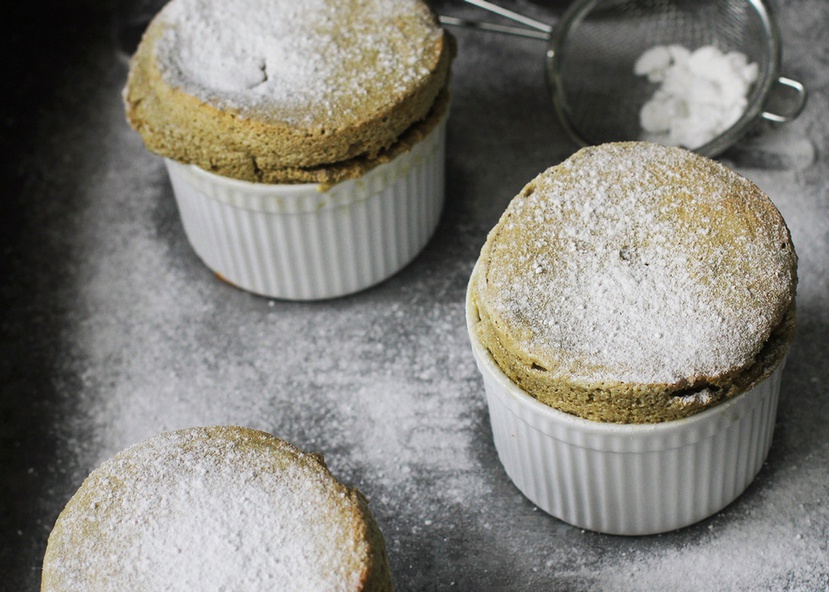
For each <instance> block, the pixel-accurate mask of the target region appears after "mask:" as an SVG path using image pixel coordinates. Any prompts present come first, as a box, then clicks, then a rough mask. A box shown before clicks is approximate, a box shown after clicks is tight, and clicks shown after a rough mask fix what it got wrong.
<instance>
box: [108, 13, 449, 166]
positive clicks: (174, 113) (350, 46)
mask: <svg viewBox="0 0 829 592" xmlns="http://www.w3.org/2000/svg"><path fill="white" fill-rule="evenodd" d="M451 54H452V48H451V43H449V42H448V39H447V38H445V35H444V32H443V30H442V29H441V27H440V26H439V24H438V22H437V20H436V17H435V15H434V14H433V13H432V12H431V11H430V10H429V8H428V7H427V6H426V4H425V3H423V2H421V1H419V0H303V1H302V2H296V1H294V0H221V1H220V0H172V1H171V2H170V3H169V4H167V5H166V6H165V7H164V8H163V9H162V10H161V12H160V13H159V14H158V15H156V17H155V18H154V19H153V21H152V23H151V24H150V26H149V27H148V29H147V31H146V32H145V34H144V37H143V39H142V41H141V43H140V45H139V47H138V50H137V51H136V54H135V56H134V57H133V59H132V62H131V68H130V76H129V80H128V82H127V86H126V88H125V91H124V97H125V102H126V107H127V117H128V119H129V121H130V123H131V124H132V126H133V127H134V128H135V129H136V130H138V131H139V133H140V134H141V135H142V137H143V139H144V141H145V143H146V144H147V147H148V148H149V149H150V150H152V151H154V152H157V153H158V154H161V155H162V156H166V157H168V158H172V159H174V160H178V161H180V162H187V163H193V164H196V165H198V166H200V167H201V168H204V169H205V170H210V171H214V172H217V173H219V174H222V175H226V176H230V177H235V178H242V179H247V180H251V181H266V182H278V181H279V180H280V179H281V177H284V176H285V174H286V173H285V172H280V169H287V170H288V171H289V172H290V171H293V170H294V169H296V168H298V167H299V168H310V167H319V166H323V165H329V164H333V163H340V162H342V161H347V160H349V159H353V158H359V157H362V158H373V157H375V156H376V155H377V154H379V153H380V152H381V151H383V150H385V149H388V148H389V147H390V146H392V144H393V143H394V142H395V141H396V140H397V139H398V137H399V136H400V135H401V134H402V133H403V132H404V131H406V130H407V129H409V128H410V127H411V126H412V125H414V124H416V123H417V122H419V121H421V120H423V119H424V118H426V117H427V115H428V114H429V112H430V111H431V110H432V108H433V106H434V105H435V100H436V98H437V97H438V96H439V94H440V92H441V91H442V90H443V89H444V87H445V86H446V82H447V79H448V70H449V62H450V61H451Z"/></svg>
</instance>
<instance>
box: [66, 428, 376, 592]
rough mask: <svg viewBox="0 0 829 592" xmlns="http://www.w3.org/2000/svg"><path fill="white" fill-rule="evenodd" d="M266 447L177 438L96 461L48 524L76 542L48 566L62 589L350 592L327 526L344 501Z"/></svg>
mask: <svg viewBox="0 0 829 592" xmlns="http://www.w3.org/2000/svg"><path fill="white" fill-rule="evenodd" d="M207 438H209V439H207ZM273 442H274V440H273V439H271V438H269V437H267V436H266V435H264V434H261V433H257V432H250V431H248V432H244V433H242V432H238V431H237V430H235V429H233V428H221V429H218V430H217V429H216V428H213V429H209V430H206V429H194V430H183V431H180V432H173V433H167V434H163V435H161V436H159V437H156V438H153V439H151V440H149V441H147V442H144V443H142V444H139V445H137V446H134V447H132V448H131V449H128V450H127V451H125V452H123V453H121V454H119V455H117V456H116V457H114V458H113V459H111V460H109V461H107V462H106V463H105V464H104V465H102V466H101V467H100V468H99V469H98V470H97V471H96V472H94V473H93V474H92V476H91V477H90V479H89V480H88V481H87V482H86V484H85V486H84V487H83V488H82V489H81V492H82V493H83V495H84V496H85V497H84V498H83V499H82V502H81V504H80V511H78V510H79V507H74V508H73V510H74V512H73V513H71V514H69V515H65V516H64V517H62V519H61V520H62V521H63V523H62V524H59V526H61V527H62V528H63V529H64V532H70V533H75V535H76V536H75V537H74V538H73V539H71V540H70V541H69V544H70V545H73V546H74V549H72V551H71V553H69V554H68V555H65V556H61V555H55V556H54V557H55V561H53V562H52V564H51V568H50V569H53V570H57V571H59V572H61V573H62V575H61V581H62V582H65V583H66V588H62V589H66V590H84V589H86V588H85V585H87V584H88V583H89V582H90V580H89V579H88V578H90V577H91V575H90V574H95V577H98V578H104V579H105V580H106V581H107V585H108V587H110V588H120V589H124V590H127V589H129V590H182V591H184V590H200V591H211V590H216V591H218V590H242V589H245V590H248V589H289V588H290V589H291V590H307V591H309V592H310V591H318V590H355V589H359V582H360V573H359V570H355V569H353V563H352V564H351V565H349V563H348V562H347V561H344V560H343V558H344V557H346V558H348V559H350V560H352V561H353V559H354V557H355V556H357V555H358V551H357V549H356V545H355V542H354V539H353V536H350V533H348V532H347V527H348V526H350V525H343V522H342V520H338V519H336V518H332V512H337V511H345V512H348V511H349V506H351V505H353V501H352V500H351V499H350V496H349V495H348V493H347V491H346V490H345V488H344V487H342V486H339V485H338V484H336V483H335V482H334V480H333V479H332V478H330V477H328V478H327V477H325V476H324V475H323V474H322V473H321V472H320V470H319V466H318V465H317V464H316V462H315V461H314V460H313V459H310V458H307V457H304V455H303V454H302V453H300V452H299V451H296V450H295V449H292V448H281V447H280V450H279V453H278V454H276V455H274V454H268V453H263V444H264V448H265V449H267V447H268V445H272V443H273ZM69 507H70V508H72V504H70V506H69ZM78 533H83V534H82V535H80V536H78ZM64 544H65V543H64ZM349 568H350V570H349Z"/></svg>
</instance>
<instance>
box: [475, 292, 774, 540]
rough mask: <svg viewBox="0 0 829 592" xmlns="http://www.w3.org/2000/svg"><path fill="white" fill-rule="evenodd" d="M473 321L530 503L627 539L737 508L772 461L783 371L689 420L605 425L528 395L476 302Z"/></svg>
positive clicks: (492, 402)
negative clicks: (491, 341) (489, 341)
mask: <svg viewBox="0 0 829 592" xmlns="http://www.w3.org/2000/svg"><path fill="white" fill-rule="evenodd" d="M466 317H467V328H468V330H469V335H470V340H471V342H472V351H473V353H474V356H475V361H476V363H477V365H478V368H479V370H480V372H481V375H482V376H483V382H484V388H485V390H486V396H487V403H488V407H489V416H490V422H491V424H492V434H493V437H494V440H495V447H496V449H497V451H498V456H499V458H500V459H501V463H502V464H503V465H504V468H505V469H506V472H507V475H509V477H510V479H512V481H513V483H514V484H515V485H516V486H517V487H518V489H519V490H521V492H522V493H523V494H524V495H525V496H526V497H527V498H529V499H530V501H532V502H533V503H534V504H536V505H537V506H538V507H539V508H541V509H542V510H545V511H546V512H548V513H549V514H552V515H553V516H555V517H557V518H560V519H561V520H564V521H565V522H568V523H570V524H573V525H575V526H578V527H581V528H585V529H588V530H595V531H598V532H604V533H610V534H619V535H645V534H656V533H661V532H667V531H670V530H674V529H677V528H681V527H683V526H688V525H690V524H693V523H695V522H698V521H700V520H702V519H704V518H707V517H709V516H711V515H713V514H715V513H716V512H718V511H719V510H721V509H722V508H724V507H725V506H727V505H728V504H729V503H731V502H732V501H734V500H735V499H736V498H737V497H738V496H739V495H740V494H741V493H742V492H743V491H744V490H745V488H746V487H748V485H749V483H751V481H752V480H753V479H754V477H755V476H756V475H757V473H758V472H759V470H760V468H761V466H762V464H763V462H764V461H765V459H766V456H767V455H768V451H769V446H770V445H771V439H772V432H773V430H774V422H775V417H776V415H777V401H778V395H779V390H780V377H781V374H782V371H783V363H781V364H780V365H779V366H778V367H777V368H776V369H775V371H774V372H773V373H772V375H771V376H770V377H769V378H767V379H766V380H764V381H763V382H762V383H760V384H758V385H757V386H756V387H755V388H753V389H751V390H749V391H747V392H745V393H743V394H741V395H738V396H737V397H735V398H734V399H732V400H730V401H727V402H725V403H722V404H720V405H718V406H716V407H713V408H711V409H708V410H706V411H703V412H701V413H699V414H697V415H694V416H691V417H689V418H686V419H681V420H677V421H669V422H663V423H657V424H613V423H602V422H596V421H590V420H586V419H582V418H579V417H576V416H573V415H570V414H568V413H563V412H561V411H557V410H555V409H553V408H552V407H549V406H548V405H544V404H543V403H540V402H539V401H538V400H536V399H535V398H533V397H531V396H529V395H527V394H526V393H524V391H522V390H521V389H520V388H519V387H518V386H516V385H515V384H514V383H513V382H512V381H511V380H510V379H509V378H507V376H506V375H505V374H504V373H503V372H502V371H501V369H500V368H499V367H498V365H497V364H496V363H495V362H494V361H493V359H492V357H491V356H490V354H489V352H488V351H487V350H486V349H485V348H484V347H483V345H482V344H481V343H480V341H479V340H478V337H477V333H476V330H475V323H476V322H477V318H476V311H475V310H474V306H472V305H471V303H470V301H469V299H468V298H467V308H466Z"/></svg>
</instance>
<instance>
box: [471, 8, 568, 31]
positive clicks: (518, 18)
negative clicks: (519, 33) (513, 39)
mask: <svg viewBox="0 0 829 592" xmlns="http://www.w3.org/2000/svg"><path fill="white" fill-rule="evenodd" d="M464 2H466V3H467V4H471V5H472V6H477V7H478V8H483V9H484V10H488V11H489V12H491V13H493V14H497V15H498V16H503V17H504V18H508V19H510V20H513V21H515V22H516V23H521V24H522V25H525V26H527V27H530V28H532V29H535V30H536V31H541V32H542V33H546V34H547V35H549V34H550V33H552V32H553V28H552V27H551V26H550V25H548V24H547V23H542V22H541V21H537V20H535V19H532V18H530V17H528V16H524V15H523V14H518V13H517V12H513V11H512V10H508V9H506V8H504V7H502V6H498V5H497V4H493V3H492V2H487V0H464Z"/></svg>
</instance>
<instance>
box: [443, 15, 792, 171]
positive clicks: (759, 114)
mask: <svg viewBox="0 0 829 592" xmlns="http://www.w3.org/2000/svg"><path fill="white" fill-rule="evenodd" d="M463 1H464V2H466V3H467V4H471V5H474V6H477V7H478V8H482V9H484V10H487V11H489V12H491V13H493V14H497V15H499V16H502V17H505V18H507V19H510V20H512V21H513V22H516V23H519V24H521V25H522V28H518V27H514V26H505V25H501V24H497V23H488V22H479V21H470V20H467V19H461V18H456V17H450V16H445V15H441V16H440V22H441V23H443V24H445V25H450V26H458V27H466V28H473V29H481V30H488V31H497V32H501V33H507V34H510V35H517V36H521V37H528V38H532V39H540V40H544V41H546V42H547V51H546V53H545V79H546V81H547V85H548V89H549V92H550V94H551V96H552V102H553V109H554V111H555V112H556V115H557V117H558V119H559V121H560V122H561V124H562V125H563V127H564V129H565V132H566V133H567V135H568V136H569V137H570V139H571V140H572V141H573V142H575V143H576V144H577V145H580V146H587V145H590V144H593V143H595V142H591V141H590V140H588V139H587V138H585V137H584V136H582V134H581V133H579V132H578V130H577V129H576V127H575V126H574V125H573V123H572V122H571V120H570V117H569V115H568V109H567V106H566V99H565V96H564V93H563V91H562V88H563V84H562V83H561V82H560V79H559V76H558V72H559V71H560V69H561V68H560V61H561V54H562V52H561V48H562V46H563V42H564V40H565V39H567V36H568V34H569V31H570V30H571V29H572V27H573V26H574V25H575V24H577V23H578V22H580V20H581V19H583V18H584V17H585V16H586V15H587V13H589V12H590V10H592V8H593V7H595V5H596V4H597V3H598V2H599V1H601V0H575V2H573V3H572V4H571V5H570V6H569V8H568V9H567V10H566V11H565V12H564V14H563V15H562V16H561V18H560V19H559V21H558V22H557V23H556V26H551V25H548V24H547V23H543V22H540V21H537V20H535V19H532V18H529V17H526V16H524V15H521V14H519V13H516V12H514V11H511V10H509V9H507V8H504V7H502V6H500V5H498V4H494V3H492V2H490V1H489V0H463ZM744 1H745V3H746V5H747V6H750V7H752V8H753V9H754V12H755V13H756V15H757V16H758V17H759V18H760V22H761V23H762V28H763V32H764V39H765V42H766V43H765V47H766V50H767V53H766V56H767V60H766V63H767V64H768V66H767V67H766V68H763V70H762V74H763V77H762V79H760V80H758V81H755V83H754V85H753V87H754V89H753V90H752V92H751V95H750V98H751V101H750V103H749V104H748V106H747V108H746V109H745V111H744V112H743V114H742V116H741V117H740V118H739V119H738V120H737V121H736V122H735V123H734V124H733V125H732V126H731V127H729V128H728V129H726V130H725V131H723V132H721V133H720V134H719V135H717V136H716V137H714V138H712V139H711V140H709V141H708V142H706V143H705V144H703V145H701V146H698V147H696V148H690V150H693V151H694V152H697V153H699V154H702V155H703V156H709V157H713V156H716V155H718V154H719V153H721V152H723V151H724V150H725V149H727V148H729V147H730V146H732V145H733V144H735V143H736V142H737V141H739V140H740V138H741V137H742V136H743V135H744V134H745V133H746V132H747V131H748V129H749V127H750V126H751V125H752V124H753V123H754V122H755V121H757V119H758V118H761V119H764V120H766V121H769V122H772V123H785V122H788V121H791V120H793V119H795V118H796V117H797V116H798V115H800V113H801V111H803V109H804V107H805V105H806V100H807V95H808V93H807V92H806V88H805V86H804V85H803V84H802V83H801V82H799V81H797V80H794V79H792V78H787V77H785V76H782V75H780V64H781V61H782V60H781V53H782V42H781V36H780V31H779V29H778V27H777V22H776V20H775V19H774V17H773V15H772V14H771V9H770V7H769V6H768V5H767V4H766V2H765V1H764V0H744ZM523 27H527V28H523ZM779 88H787V89H789V90H790V91H793V92H794V93H795V95H796V98H795V100H794V102H793V103H792V104H791V107H790V109H789V110H788V112H784V113H775V112H772V111H769V110H767V103H768V102H769V98H770V95H771V93H772V92H774V91H775V90H777V89H779ZM635 139H637V138H618V141H623V140H635ZM603 141H611V139H606V140H603Z"/></svg>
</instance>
